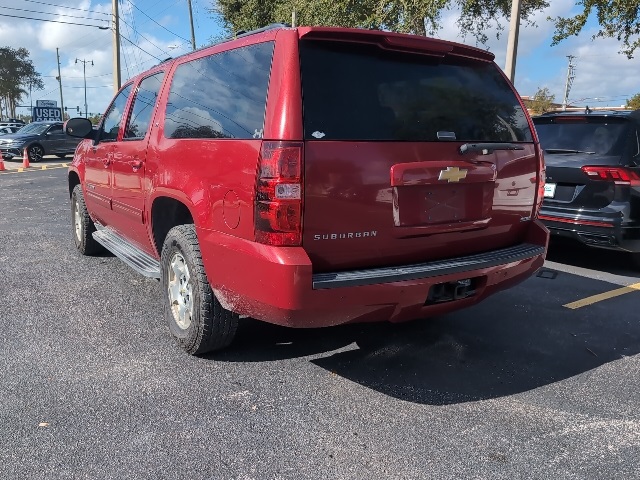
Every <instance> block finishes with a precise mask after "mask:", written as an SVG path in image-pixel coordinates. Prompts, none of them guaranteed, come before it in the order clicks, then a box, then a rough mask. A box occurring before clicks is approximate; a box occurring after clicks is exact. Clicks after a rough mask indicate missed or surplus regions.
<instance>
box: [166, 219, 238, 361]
mask: <svg viewBox="0 0 640 480" xmlns="http://www.w3.org/2000/svg"><path fill="white" fill-rule="evenodd" d="M160 261H161V265H162V298H163V304H164V305H163V309H164V316H165V319H166V321H167V323H168V324H169V331H170V332H171V335H172V336H173V337H174V338H175V340H176V342H177V343H178V345H179V346H180V347H181V348H183V349H184V350H185V351H187V353H190V354H192V355H197V354H202V353H206V352H210V351H212V350H218V349H221V348H224V347H226V346H227V345H229V344H230V343H231V341H232V340H233V338H234V336H235V334H236V330H237V328H238V315H237V314H235V313H233V312H230V311H229V310H226V309H225V308H223V307H222V305H221V304H220V302H218V300H217V299H216V297H215V295H214V294H213V291H212V290H211V286H210V285H209V282H208V280H207V276H206V274H205V271H204V265H203V263H202V255H201V253H200V245H199V244H198V238H197V236H196V231H195V227H194V226H193V225H179V226H177V227H174V228H172V229H171V230H170V231H169V233H168V234H167V237H166V239H165V241H164V245H163V247H162V255H161V260H160Z"/></svg>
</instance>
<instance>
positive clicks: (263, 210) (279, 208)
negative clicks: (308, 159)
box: [255, 142, 302, 246]
mask: <svg viewBox="0 0 640 480" xmlns="http://www.w3.org/2000/svg"><path fill="white" fill-rule="evenodd" d="M259 162H260V164H259V165H258V182H257V187H256V202H255V238H256V242H259V243H264V244H267V245H282V246H285V245H287V246H293V245H301V244H302V143H297V142H263V143H262V148H261V150H260V160H259Z"/></svg>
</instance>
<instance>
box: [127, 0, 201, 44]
mask: <svg viewBox="0 0 640 480" xmlns="http://www.w3.org/2000/svg"><path fill="white" fill-rule="evenodd" d="M127 1H128V2H129V3H130V4H131V6H132V7H133V8H135V9H136V10H138V11H139V12H140V13H142V14H143V15H144V16H145V17H147V18H148V19H149V20H151V21H152V22H153V23H155V24H156V25H158V26H159V27H162V28H164V29H165V30H166V31H167V32H169V33H170V34H171V35H175V36H176V37H178V38H181V39H182V40H184V41H186V42H191V40H187V39H186V38H184V37H181V36H180V35H178V34H177V33H174V32H172V31H171V30H169V29H168V28H166V27H164V26H162V25H160V24H159V23H158V22H156V21H155V20H154V19H153V18H151V17H150V16H149V15H147V14H146V13H144V12H143V11H142V10H140V9H139V8H138V7H136V6H135V5H134V4H133V2H131V0H127Z"/></svg>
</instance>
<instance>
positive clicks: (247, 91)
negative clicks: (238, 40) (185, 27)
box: [164, 42, 273, 139]
mask: <svg viewBox="0 0 640 480" xmlns="http://www.w3.org/2000/svg"><path fill="white" fill-rule="evenodd" d="M272 55H273V42H265V43H259V44H256V45H250V46H248V47H242V48H236V49H234V50H228V51H226V52H222V53H218V54H216V55H211V56H208V57H204V58H201V59H198V60H193V61H191V62H188V63H184V64H182V65H179V66H178V67H177V68H176V71H175V73H174V75H173V80H172V82H171V90H170V93H169V101H168V103H167V110H166V118H165V127H164V135H165V137H167V138H241V139H247V138H262V129H263V126H264V113H265V107H266V100H267V87H268V84H269V73H270V71H271V57H272Z"/></svg>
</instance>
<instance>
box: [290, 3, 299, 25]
mask: <svg viewBox="0 0 640 480" xmlns="http://www.w3.org/2000/svg"><path fill="white" fill-rule="evenodd" d="M297 24H298V13H297V12H296V9H295V8H294V9H293V11H292V12H291V27H292V28H296V27H297Z"/></svg>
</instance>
